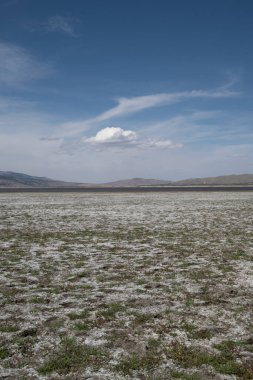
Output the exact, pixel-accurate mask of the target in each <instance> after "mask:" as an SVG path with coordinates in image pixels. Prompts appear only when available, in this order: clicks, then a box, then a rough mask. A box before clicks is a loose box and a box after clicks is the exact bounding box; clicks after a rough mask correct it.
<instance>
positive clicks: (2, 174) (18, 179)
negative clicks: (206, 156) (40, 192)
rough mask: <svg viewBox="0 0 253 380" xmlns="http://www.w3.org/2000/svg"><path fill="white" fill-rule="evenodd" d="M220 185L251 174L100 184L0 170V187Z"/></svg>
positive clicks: (244, 180)
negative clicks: (59, 179)
mask: <svg viewBox="0 0 253 380" xmlns="http://www.w3.org/2000/svg"><path fill="white" fill-rule="evenodd" d="M195 185H196V186H205V185H206V186H215V185H217V186H220V185H223V186H224V185H227V186H229V185H253V174H237V175H236V174H234V175H224V176H219V177H206V178H190V179H185V180H180V181H169V180H167V181H166V180H159V179H145V178H131V179H125V180H118V181H114V182H107V183H101V184H92V183H77V182H66V181H58V180H54V179H50V178H47V177H36V176H31V175H28V174H23V173H15V172H9V171H0V188H64V187H87V186H93V187H140V186H195Z"/></svg>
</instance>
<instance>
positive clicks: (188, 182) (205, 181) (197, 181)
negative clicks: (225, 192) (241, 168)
mask: <svg viewBox="0 0 253 380" xmlns="http://www.w3.org/2000/svg"><path fill="white" fill-rule="evenodd" d="M252 184H253V174H233V175H223V176H219V177H206V178H191V179H184V180H181V181H176V182H173V185H176V186H194V185H209V186H211V185H252Z"/></svg>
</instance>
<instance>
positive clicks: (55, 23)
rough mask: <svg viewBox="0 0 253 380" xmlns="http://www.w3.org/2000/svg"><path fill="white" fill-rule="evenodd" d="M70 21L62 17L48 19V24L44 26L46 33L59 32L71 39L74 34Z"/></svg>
mask: <svg viewBox="0 0 253 380" xmlns="http://www.w3.org/2000/svg"><path fill="white" fill-rule="evenodd" d="M70 21H71V20H70V19H68V18H66V17H63V16H52V17H49V19H48V22H47V24H46V30H47V31H48V32H61V33H65V34H68V35H69V36H71V37H76V34H75V32H74V29H73V27H72V25H71V23H70Z"/></svg>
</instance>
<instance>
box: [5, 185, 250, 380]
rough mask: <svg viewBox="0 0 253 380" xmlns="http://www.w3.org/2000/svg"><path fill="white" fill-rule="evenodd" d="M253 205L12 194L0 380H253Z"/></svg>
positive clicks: (189, 198)
mask: <svg viewBox="0 0 253 380" xmlns="http://www.w3.org/2000/svg"><path fill="white" fill-rule="evenodd" d="M252 258H253V193H251V192H248V193H239V192H238V193H236V192H235V193H150V194H136V193H128V194H109V193H108V194H97V195H96V194H71V193H70V194H61V193H59V194H50V193H47V194H9V195H8V194H1V195H0V267H1V273H0V286H1V299H0V378H1V379H2V378H3V379H24V380H29V379H51V380H53V379H55V380H57V379H66V380H67V379H69V380H72V379H94V380H95V379H110V380H111V379H118V380H120V379H141V380H142V379H149V380H151V379H152V380H162V379H164V380H167V379H185V380H194V379H195V380H198V379H199V380H201V379H202V380H209V379H210V380H211V379H214V380H222V379H229V380H232V379H233V380H235V379H243V380H249V379H253V318H252V316H253V315H252V314H253V312H252V311H253V307H252V306H253V294H252V289H253V260H252Z"/></svg>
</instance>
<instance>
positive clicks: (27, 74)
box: [0, 42, 51, 87]
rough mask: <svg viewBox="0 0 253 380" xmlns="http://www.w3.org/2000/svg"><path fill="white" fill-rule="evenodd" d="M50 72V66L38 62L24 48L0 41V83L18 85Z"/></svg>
mask: <svg viewBox="0 0 253 380" xmlns="http://www.w3.org/2000/svg"><path fill="white" fill-rule="evenodd" d="M50 72H51V67H50V66H49V65H47V64H42V63H40V62H38V61H37V60H36V59H35V58H34V57H33V56H32V55H31V54H30V53H29V52H28V51H27V50H26V49H24V48H22V47H19V46H17V45H13V44H9V43H4V42H0V83H1V84H4V85H7V86H11V87H13V86H18V85H22V84H24V83H26V82H29V81H31V80H34V79H40V78H43V77H45V76H47V75H48V74H49V73H50Z"/></svg>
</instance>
